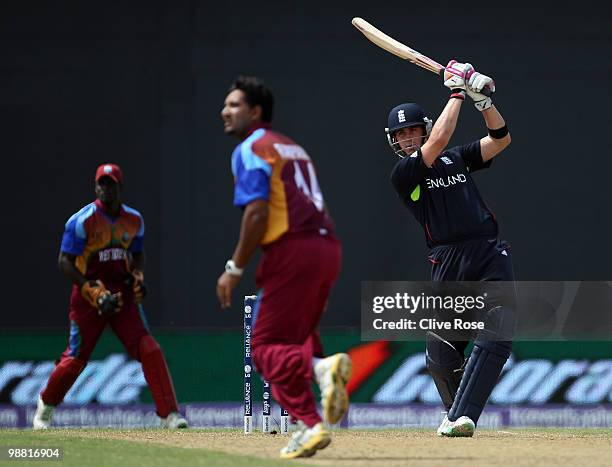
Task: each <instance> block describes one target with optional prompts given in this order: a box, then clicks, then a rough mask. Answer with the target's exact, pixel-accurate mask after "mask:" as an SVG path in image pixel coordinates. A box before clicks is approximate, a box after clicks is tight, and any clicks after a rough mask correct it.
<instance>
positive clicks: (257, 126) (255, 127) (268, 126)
mask: <svg viewBox="0 0 612 467" xmlns="http://www.w3.org/2000/svg"><path fill="white" fill-rule="evenodd" d="M260 128H263V129H264V130H269V129H271V128H272V125H271V124H270V123H264V122H257V123H255V124H253V126H252V127H251V128H249V132H248V133H247V135H246V137H245V138H244V139H247V138H248V137H249V136H251V135H252V134H253V133H254V132H255V131H257V130H259V129H260ZM243 141H244V140H243Z"/></svg>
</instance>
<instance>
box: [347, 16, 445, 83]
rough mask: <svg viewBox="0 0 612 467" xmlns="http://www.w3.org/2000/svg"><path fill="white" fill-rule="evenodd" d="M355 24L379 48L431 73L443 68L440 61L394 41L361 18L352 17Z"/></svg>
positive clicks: (437, 72)
mask: <svg viewBox="0 0 612 467" xmlns="http://www.w3.org/2000/svg"><path fill="white" fill-rule="evenodd" d="M351 23H352V24H353V26H355V27H356V28H357V29H358V30H359V31H360V32H361V33H362V34H363V35H364V36H366V38H368V40H369V41H370V42H373V43H374V44H376V45H377V46H378V47H380V48H381V49H384V50H386V51H387V52H390V53H392V54H393V55H395V56H397V57H399V58H402V59H404V60H408V61H409V62H411V63H414V64H415V65H417V66H420V67H421V68H424V69H426V70H428V71H431V72H432V73H436V74H440V73H441V72H442V71H443V70H444V66H443V65H441V64H440V63H438V62H436V61H435V60H432V59H431V58H429V57H427V56H425V55H423V54H422V53H420V52H417V51H416V50H414V49H412V48H410V47H408V46H407V45H405V44H402V43H401V42H399V41H396V40H395V39H393V38H392V37H390V36H388V35H387V34H385V33H384V32H382V31H381V30H380V29H377V28H376V27H374V26H372V25H371V24H370V23H368V22H367V21H366V20H364V19H363V18H353V21H351Z"/></svg>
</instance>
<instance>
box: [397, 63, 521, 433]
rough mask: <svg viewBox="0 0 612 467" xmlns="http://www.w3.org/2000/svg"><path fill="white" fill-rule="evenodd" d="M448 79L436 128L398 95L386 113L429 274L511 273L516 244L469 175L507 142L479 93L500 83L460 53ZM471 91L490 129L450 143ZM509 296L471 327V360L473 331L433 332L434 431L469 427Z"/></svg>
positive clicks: (507, 314)
mask: <svg viewBox="0 0 612 467" xmlns="http://www.w3.org/2000/svg"><path fill="white" fill-rule="evenodd" d="M444 80H445V81H444V85H445V86H447V87H449V88H450V89H451V95H450V99H449V101H448V103H447V104H446V107H445V108H444V110H443V111H442V114H441V115H440V117H439V118H438V120H437V121H436V123H435V125H433V127H432V121H431V120H430V119H428V118H427V117H426V116H425V113H424V111H423V110H422V109H421V107H419V106H418V105H416V104H412V103H410V104H401V105H399V106H397V107H395V108H393V109H392V110H391V112H390V113H389V121H388V126H389V127H388V128H387V138H388V140H389V144H390V145H391V147H392V149H393V150H394V152H395V153H396V154H397V155H399V156H400V157H401V158H402V159H401V160H400V161H399V162H398V163H397V164H396V165H395V167H394V169H393V172H392V175H391V181H392V183H393V186H394V187H395V190H396V191H397V193H398V194H399V195H400V198H401V199H402V201H403V202H404V204H405V205H406V206H407V207H408V209H410V211H411V212H412V214H413V215H414V216H415V217H416V219H417V221H418V222H419V223H420V224H421V226H422V227H423V230H424V232H425V237H426V241H427V245H428V246H429V247H430V248H431V253H430V256H429V260H430V261H431V263H432V270H431V275H432V280H433V281H514V273H513V270H512V259H511V254H510V248H509V246H508V244H507V243H506V242H504V241H502V240H499V238H498V227H497V222H496V220H495V216H494V215H493V213H492V212H491V211H490V210H489V208H488V207H487V205H486V204H485V202H484V201H483V200H482V198H481V196H480V193H479V192H478V189H477V188H476V184H475V183H474V180H473V179H472V176H471V173H473V172H475V171H477V170H481V169H486V168H488V167H489V166H490V165H491V162H492V159H493V158H494V157H495V156H497V155H498V154H499V153H500V152H501V151H503V150H504V149H505V148H506V147H507V146H508V145H509V144H510V134H509V132H508V128H507V126H506V123H505V121H504V119H503V118H502V116H501V115H500V113H499V112H498V111H497V109H496V108H495V106H494V105H493V104H492V102H491V99H490V98H489V97H487V96H485V95H484V94H482V93H481V92H480V91H482V89H483V88H484V87H485V86H487V87H489V88H491V89H492V90H494V89H495V87H494V84H493V80H492V79H491V78H489V77H488V76H486V75H483V74H481V73H477V72H476V71H475V70H474V68H473V67H472V66H471V65H470V64H469V63H467V64H465V63H457V62H456V61H454V60H452V61H451V62H450V63H449V64H448V65H447V68H446V72H445V75H444ZM466 94H467V95H468V96H469V97H470V98H471V99H472V100H473V101H474V105H475V106H476V108H477V109H478V110H479V111H480V112H482V116H483V118H484V121H485V123H486V126H487V129H488V135H487V136H485V137H484V138H481V139H479V140H476V141H474V142H472V143H469V144H466V145H463V146H458V147H454V148H449V149H446V146H447V144H448V142H449V140H450V138H451V136H452V135H453V132H454V131H455V127H456V124H457V119H458V117H459V111H460V109H461V105H462V103H463V100H464V99H465V95H466ZM509 304H510V305H512V303H511V302H505V303H502V302H499V303H498V302H494V301H492V303H491V304H490V307H489V308H488V314H487V320H489V321H490V323H491V325H490V326H487V325H485V326H487V327H486V328H485V330H484V331H482V332H480V333H479V334H477V335H476V336H470V337H473V338H474V348H473V350H472V353H471V354H470V358H469V360H468V362H467V364H466V363H465V356H464V351H465V349H466V347H467V345H468V340H467V339H466V340H461V341H457V340H453V339H452V338H451V337H447V336H445V333H444V332H443V331H440V332H436V333H433V332H428V333H427V336H426V342H427V343H426V345H427V367H428V369H429V372H430V373H431V375H432V378H433V380H434V382H435V384H436V387H437V389H438V392H439V393H440V396H441V398H442V402H443V403H444V405H445V407H446V410H447V411H448V413H447V416H445V417H444V420H443V422H442V424H441V425H440V427H439V428H438V435H440V436H472V435H473V433H474V429H475V426H476V423H477V422H478V418H479V417H480V415H481V413H482V411H483V409H484V406H485V404H486V402H487V400H488V398H489V396H490V395H491V392H492V391H493V388H494V387H495V384H496V382H497V379H498V377H499V375H500V374H501V371H502V368H503V366H504V364H505V363H506V360H507V359H508V357H509V356H510V352H511V349H512V342H511V336H512V332H511V331H512V329H513V321H514V317H513V308H512V306H508V305H509ZM509 329H510V332H508V330H509Z"/></svg>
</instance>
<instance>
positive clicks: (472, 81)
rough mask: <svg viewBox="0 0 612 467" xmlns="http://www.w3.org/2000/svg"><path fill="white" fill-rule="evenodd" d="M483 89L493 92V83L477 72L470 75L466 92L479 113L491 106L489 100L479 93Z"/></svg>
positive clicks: (490, 79) (491, 103)
mask: <svg viewBox="0 0 612 467" xmlns="http://www.w3.org/2000/svg"><path fill="white" fill-rule="evenodd" d="M484 88H488V89H490V90H491V92H495V82H494V81H493V79H492V78H490V77H489V76H487V75H483V74H482V73H478V72H477V71H474V72H473V73H471V74H470V77H469V78H468V81H467V88H466V92H467V95H468V96H470V97H471V98H472V100H473V101H474V106H475V107H476V108H477V109H478V110H479V111H481V112H482V111H483V110H487V109H488V108H489V107H491V106H492V105H493V101H492V100H491V98H490V97H487V96H485V95H484V94H482V92H481V91H482V90H483V89H484Z"/></svg>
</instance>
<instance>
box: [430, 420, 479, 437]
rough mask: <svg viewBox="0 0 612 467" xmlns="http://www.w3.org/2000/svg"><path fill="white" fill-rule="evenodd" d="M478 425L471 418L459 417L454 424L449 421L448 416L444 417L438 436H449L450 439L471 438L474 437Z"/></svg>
mask: <svg viewBox="0 0 612 467" xmlns="http://www.w3.org/2000/svg"><path fill="white" fill-rule="evenodd" d="M475 429H476V425H475V424H474V422H473V421H472V419H471V418H470V417H466V416H463V417H459V418H458V419H457V420H455V421H454V422H451V421H450V420H449V419H448V416H446V415H445V416H444V420H442V423H441V424H440V426H439V427H438V431H437V433H438V436H447V437H450V438H459V437H463V438H471V437H472V436H474V430H475Z"/></svg>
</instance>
